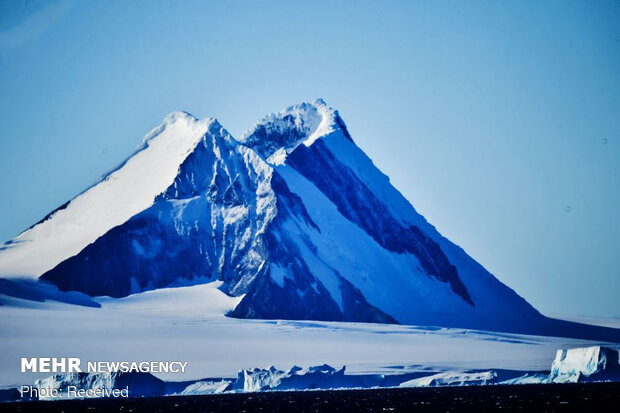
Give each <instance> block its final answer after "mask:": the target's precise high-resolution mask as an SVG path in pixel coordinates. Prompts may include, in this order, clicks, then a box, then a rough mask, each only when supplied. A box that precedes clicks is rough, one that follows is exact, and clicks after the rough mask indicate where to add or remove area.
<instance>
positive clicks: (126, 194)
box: [0, 99, 620, 342]
mask: <svg viewBox="0 0 620 413" xmlns="http://www.w3.org/2000/svg"><path fill="white" fill-rule="evenodd" d="M0 276H2V277H4V278H5V279H9V281H10V280H18V279H20V278H24V277H29V278H34V279H38V280H39V282H40V284H41V286H39V287H37V286H33V287H32V290H33V294H35V293H36V294H39V296H41V294H42V293H40V290H45V291H50V288H49V287H46V285H47V284H48V283H51V284H53V285H54V286H55V287H56V288H58V289H59V290H61V291H72V292H79V293H82V294H85V295H86V296H88V297H104V296H106V297H113V298H116V299H120V298H123V297H130V296H132V295H133V294H138V293H144V292H148V291H152V290H158V289H167V288H173V287H177V288H178V287H183V286H191V285H200V284H208V283H211V284H212V283H218V284H217V285H218V287H217V288H218V289H219V290H220V291H222V292H223V293H224V294H225V295H227V296H229V297H232V298H234V299H235V302H236V305H235V306H234V308H232V309H230V310H229V311H228V312H227V314H228V315H229V316H231V317H235V318H241V319H286V320H318V321H347V322H366V323H386V324H407V325H421V326H443V327H457V328H470V329H481V330H490V331H504V332H513V333H527V334H544V335H563V336H570V337H580V338H586V339H605V340H608V341H615V342H620V332H619V331H618V330H617V329H611V328H603V327H593V326H586V325H583V324H578V323H571V322H566V321H560V320H552V319H549V318H547V317H545V316H543V315H542V314H540V313H539V312H538V311H537V310H536V309H535V308H533V307H532V306H531V305H530V304H529V303H527V301H526V300H524V299H523V298H522V297H520V296H519V295H518V294H516V293H515V292H514V291H513V290H511V289H510V288H509V287H507V286H506V285H504V284H503V283H501V282H500V281H499V280H498V279H497V278H495V277H494V276H493V275H492V274H490V273H489V272H488V271H487V270H486V269H485V268H484V267H483V266H481V265H480V264H479V263H478V262H476V261H475V260H474V259H473V258H471V257H470V256H469V255H468V254H467V253H466V252H465V251H464V250H463V249H462V248H460V247H458V246H457V245H455V244H453V243H452V242H450V241H449V240H448V239H446V238H445V237H443V236H442V235H441V234H440V233H439V232H438V231H437V230H436V229H435V227H433V226H432V225H431V224H430V223H428V222H427V221H426V219H425V218H424V217H423V216H422V215H420V214H419V213H418V212H417V211H416V210H415V209H414V207H413V206H412V205H411V204H410V203H409V201H408V200H407V199H405V197H404V196H403V195H402V194H401V193H400V192H399V191H398V190H397V189H396V188H394V187H393V186H392V185H391V183H390V180H389V178H388V177H387V176H386V175H384V174H383V173H382V172H381V171H380V170H379V169H378V168H377V167H376V166H375V165H374V164H373V162H372V161H371V159H370V158H369V157H368V156H367V155H366V154H365V153H364V152H363V151H362V150H361V149H360V148H359V147H358V146H357V145H356V144H355V141H354V139H353V137H352V136H351V135H350V133H349V131H348V129H347V127H346V124H345V122H344V120H343V119H342V117H341V116H340V114H339V112H338V111H337V110H334V109H333V108H331V107H329V106H328V105H327V104H326V103H325V101H323V100H321V99H317V100H315V101H313V102H308V103H301V104H298V105H294V106H291V107H289V108H286V109H284V110H283V111H281V112H277V113H272V114H270V115H268V116H266V117H265V118H263V119H261V120H260V121H258V122H257V123H256V124H255V125H254V126H252V127H251V128H250V129H248V130H247V131H246V132H245V133H243V134H242V136H241V137H240V138H239V139H238V140H237V139H235V138H234V137H232V136H231V135H230V134H229V133H228V131H227V130H226V129H225V128H224V127H223V126H222V125H221V124H220V123H219V122H218V121H217V120H216V119H213V118H209V119H204V120H198V119H197V118H195V117H193V116H191V115H189V114H187V113H183V112H174V113H172V114H171V115H169V116H167V117H166V118H165V120H164V122H163V124H162V125H160V126H159V127H157V128H155V129H153V130H152V131H151V132H149V134H147V136H146V138H145V139H144V140H143V143H142V144H141V146H140V147H139V148H138V150H137V151H136V152H135V153H134V154H133V155H132V156H130V157H129V158H128V159H127V160H126V161H124V162H123V163H122V164H121V165H120V166H119V167H118V168H116V169H115V170H113V171H112V172H111V173H109V174H107V175H106V176H105V177H104V178H103V179H102V180H101V181H100V182H99V183H97V184H95V185H94V186H92V187H91V188H88V189H87V190H85V191H84V192H82V193H81V194H80V195H78V196H77V197H75V198H74V199H72V200H71V201H69V202H68V203H67V204H65V205H63V206H62V207H61V208H59V209H57V210H56V211H54V212H52V213H51V214H49V215H48V216H47V217H46V218H44V219H43V220H42V221H41V222H39V223H37V224H35V225H34V226H32V227H31V228H29V229H28V230H26V231H24V232H23V233H22V234H20V235H19V236H18V237H16V238H15V239H14V240H11V241H8V242H7V243H5V244H3V245H2V246H1V247H0ZM4 282H5V284H4V285H3V286H2V287H3V290H2V291H3V292H5V293H7V294H9V295H11V288H12V287H11V285H17V281H15V283H14V284H10V282H9V284H6V282H8V281H7V280H5V281H4ZM7 285H8V286H7ZM21 285H22V286H23V285H24V284H21ZM16 289H17V288H16ZM20 291H22V292H23V291H24V288H21V289H20ZM20 297H24V294H21V295H20ZM54 297H56V298H58V297H59V295H58V294H54ZM206 298H207V297H205V299H206ZM80 300H82V301H86V299H84V298H83V297H81V298H80Z"/></svg>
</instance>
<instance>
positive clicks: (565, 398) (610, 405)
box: [0, 383, 620, 413]
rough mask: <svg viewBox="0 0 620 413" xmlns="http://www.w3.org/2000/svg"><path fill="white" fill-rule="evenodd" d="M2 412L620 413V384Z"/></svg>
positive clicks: (174, 400) (188, 399)
mask: <svg viewBox="0 0 620 413" xmlns="http://www.w3.org/2000/svg"><path fill="white" fill-rule="evenodd" d="M0 411H3V412H5V411H6V412H67V413H68V412H108V411H114V412H149V413H156V412H168V411H179V412H295V413H300V412H463V411H465V412H470V411H471V412H488V411H522V412H556V411H557V412H564V411H567V412H568V411H577V412H620V383H583V384H543V385H539V384H532V385H520V386H471V387H441V388H417V389H373V390H338V391H302V392H266V393H251V394H221V395H209V396H170V397H151V398H142V399H122V400H121V399H107V400H101V399H98V400H66V401H54V402H23V403H3V404H0Z"/></svg>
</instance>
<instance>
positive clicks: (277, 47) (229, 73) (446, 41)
mask: <svg viewBox="0 0 620 413" xmlns="http://www.w3.org/2000/svg"><path fill="white" fill-rule="evenodd" d="M619 21H620V3H619V2H617V1H616V2H613V1H609V2H585V1H583V2H575V1H558V2H554V1H544V2H540V1H532V2H527V1H525V2H524V1H518V2H517V1H515V2H507V1H489V2H473V1H468V2H463V1H454V2H447V1H433V2H428V1H424V2H422V1H420V2H413V1H404V2H377V1H373V2H367V3H363V2H332V1H327V2H322V1H313V2H290V1H281V2H266V1H260V2H250V1H244V2H236V1H221V2H215V1H213V2H208V1H199V2H198V1H197V2H193V1H174V2H173V1H125V2H113V1H105V2H89V1H75V2H70V1H55V2H43V1H40V0H31V1H25V2H20V1H7V0H1V1H0V113H1V115H0V116H1V122H0V194H2V196H1V198H0V199H1V201H0V217H2V218H1V219H0V239H2V240H8V239H10V238H12V237H14V236H15V235H17V234H18V233H19V232H20V231H21V230H23V229H25V228H26V227H28V226H29V225H31V224H33V223H34V222H36V221H37V220H39V219H40V218H41V217H43V216H44V215H45V214H46V213H47V212H49V211H50V210H52V209H54V208H55V207H57V206H58V205H60V204H62V203H64V202H65V201H66V200H68V199H70V198H72V197H73V196H74V195H76V194H77V193H78V192H80V191H81V190H83V189H84V188H85V187H87V186H88V185H90V184H92V183H93V182H94V181H96V180H97V179H98V177H99V176H100V175H102V174H103V173H105V172H106V171H107V170H109V169H111V168H112V167H114V166H116V164H118V163H119V162H120V161H121V160H122V159H124V158H125V157H126V156H127V155H129V154H130V153H131V151H132V150H133V149H134V148H135V146H136V145H137V144H138V143H139V141H140V140H141V138H142V136H143V135H144V134H145V133H146V132H147V131H148V130H150V129H151V128H152V127H154V126H156V125H158V124H159V123H160V122H161V120H162V118H163V117H164V116H165V115H166V114H167V113H169V112H171V111H173V110H185V111H188V112H190V113H192V114H194V115H195V116H198V117H205V116H215V117H217V118H218V119H219V120H220V121H221V122H222V124H223V125H225V127H227V128H228V129H229V131H230V132H231V133H232V134H233V135H234V136H237V137H238V136H239V135H240V134H241V132H242V131H243V130H244V129H246V128H247V127H249V126H250V125H251V124H252V123H253V122H255V121H256V120H258V118H260V117H261V116H262V115H264V114H266V113H267V112H271V111H275V110H279V109H281V108H283V107H285V106H288V105H290V104H293V103H297V102H300V101H304V100H311V99H314V98H316V97H323V98H325V99H326V101H327V102H328V103H329V104H331V105H332V106H334V107H336V108H337V109H339V110H340V112H341V114H342V115H343V117H344V119H345V121H346V122H347V124H348V126H349V129H350V131H351V133H352V135H353V136H354V138H355V139H356V141H357V143H358V145H359V146H360V147H361V148H362V149H364V150H365V151H366V153H367V154H368V155H369V156H370V157H371V158H372V159H373V160H374V161H375V163H376V164H377V165H378V166H379V167H380V168H381V169H382V170H383V171H384V172H385V173H387V174H388V175H389V176H390V177H391V179H392V182H393V183H394V184H395V186H396V187H397V188H399V189H400V190H401V191H402V192H403V193H404V194H405V196H406V197H407V198H408V199H409V200H410V201H411V202H412V203H413V205H414V206H415V207H416V208H417V209H418V211H420V212H421V213H422V214H424V215H425V216H426V217H427V218H428V219H429V221H430V222H431V223H433V224H434V225H435V226H436V227H437V228H438V229H439V230H440V232H442V233H443V234H444V235H446V236H447V237H448V238H450V239H452V240H453V241H455V242H456V243H458V244H459V245H461V246H462V247H463V248H464V249H465V250H466V251H468V252H469V253H470V254H471V255H472V256H473V257H475V258H476V259H477V260H479V261H480V262H481V263H482V264H483V265H484V266H486V267H487V268H488V269H489V270H490V271H491V272H493V273H494V274H495V275H496V276H497V277H498V278H499V279H500V280H502V281H504V282H505V283H506V284H508V285H509V286H510V287H512V288H514V289H515V290H516V291H517V292H518V293H519V294H521V295H523V296H524V297H525V298H526V299H528V300H529V301H530V302H531V303H532V304H533V305H534V306H536V307H537V308H539V309H540V310H541V311H543V312H545V313H547V314H550V313H551V314H552V313H563V314H572V315H595V316H609V317H611V316H616V317H617V316H620V248H619V240H620V218H619V217H618V212H619V211H620V24H618V22H619Z"/></svg>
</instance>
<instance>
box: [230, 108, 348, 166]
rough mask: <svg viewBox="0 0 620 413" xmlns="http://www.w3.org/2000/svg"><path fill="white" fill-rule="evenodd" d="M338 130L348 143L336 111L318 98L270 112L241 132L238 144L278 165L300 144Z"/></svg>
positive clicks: (306, 143) (342, 123) (309, 144)
mask: <svg viewBox="0 0 620 413" xmlns="http://www.w3.org/2000/svg"><path fill="white" fill-rule="evenodd" d="M335 131H342V133H343V134H344V135H345V136H346V137H347V139H349V140H352V139H351V136H350V135H349V133H348V131H347V129H346V126H345V124H344V121H343V120H342V119H341V118H340V115H339V114H338V111H337V110H335V109H333V108H332V107H330V106H329V105H328V104H327V103H325V101H324V100H323V99H321V98H318V99H315V100H314V101H313V102H302V103H299V104H297V105H293V106H289V107H288V108H286V109H284V110H281V111H280V112H275V113H271V114H269V115H267V116H265V117H263V118H262V119H261V120H259V121H258V122H257V123H256V124H255V125H254V126H252V127H251V128H250V129H248V130H247V131H245V132H244V133H243V135H242V136H241V139H240V141H241V142H242V143H243V144H244V145H246V146H249V147H251V148H252V149H254V150H255V151H256V152H258V153H259V154H260V155H261V156H262V157H263V158H265V159H268V158H272V160H274V161H275V162H274V163H280V162H278V160H277V159H274V157H275V158H279V159H280V161H283V159H284V158H286V155H287V154H289V153H291V152H292V151H293V150H294V149H295V148H296V147H298V146H299V145H301V144H302V143H303V144H304V145H306V146H311V145H312V144H313V143H314V142H315V141H316V140H317V139H320V138H321V137H323V136H327V135H329V134H331V133H333V132H335Z"/></svg>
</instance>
